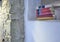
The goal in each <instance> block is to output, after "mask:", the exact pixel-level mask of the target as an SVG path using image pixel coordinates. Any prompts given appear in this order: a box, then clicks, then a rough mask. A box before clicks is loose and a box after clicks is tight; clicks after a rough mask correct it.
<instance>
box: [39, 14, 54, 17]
mask: <svg viewBox="0 0 60 42" xmlns="http://www.w3.org/2000/svg"><path fill="white" fill-rule="evenodd" d="M39 17H40V18H42V17H53V15H52V14H46V15H40V16H39Z"/></svg>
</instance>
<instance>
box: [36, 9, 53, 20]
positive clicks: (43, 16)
mask: <svg viewBox="0 0 60 42" xmlns="http://www.w3.org/2000/svg"><path fill="white" fill-rule="evenodd" d="M39 10H40V11H39ZM39 10H38V11H36V14H37V15H36V16H37V19H38V20H52V19H54V17H53V13H52V10H51V8H41V9H39Z"/></svg>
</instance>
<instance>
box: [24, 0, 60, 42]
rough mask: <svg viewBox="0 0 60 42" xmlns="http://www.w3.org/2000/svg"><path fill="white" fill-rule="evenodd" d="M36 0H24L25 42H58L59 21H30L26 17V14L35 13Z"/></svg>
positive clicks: (59, 41) (59, 34) (59, 32)
mask: <svg viewBox="0 0 60 42" xmlns="http://www.w3.org/2000/svg"><path fill="white" fill-rule="evenodd" d="M36 2H39V0H25V14H24V16H25V17H24V18H25V42H60V22H59V21H31V20H30V19H31V18H28V14H35V11H34V10H35V7H36V6H37V4H38V3H36ZM30 16H31V15H30ZM32 16H33V15H32ZM32 19H34V18H33V17H32Z"/></svg>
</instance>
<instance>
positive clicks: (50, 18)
mask: <svg viewBox="0 0 60 42" xmlns="http://www.w3.org/2000/svg"><path fill="white" fill-rule="evenodd" d="M37 19H38V20H53V19H54V17H42V18H41V17H37Z"/></svg>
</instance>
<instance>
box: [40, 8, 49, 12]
mask: <svg viewBox="0 0 60 42" xmlns="http://www.w3.org/2000/svg"><path fill="white" fill-rule="evenodd" d="M41 11H43V12H46V11H50V8H42V9H41Z"/></svg>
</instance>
